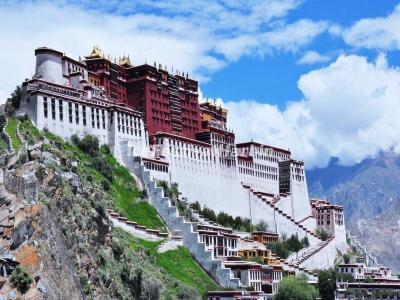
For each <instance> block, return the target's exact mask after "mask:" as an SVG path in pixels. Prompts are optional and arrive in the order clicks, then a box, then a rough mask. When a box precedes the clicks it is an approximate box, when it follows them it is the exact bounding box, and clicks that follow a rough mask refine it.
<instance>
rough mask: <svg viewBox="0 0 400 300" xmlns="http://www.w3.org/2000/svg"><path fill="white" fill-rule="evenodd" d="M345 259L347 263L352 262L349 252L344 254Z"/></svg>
mask: <svg viewBox="0 0 400 300" xmlns="http://www.w3.org/2000/svg"><path fill="white" fill-rule="evenodd" d="M343 261H344V263H345V264H348V263H350V256H349V255H348V254H346V253H345V254H343Z"/></svg>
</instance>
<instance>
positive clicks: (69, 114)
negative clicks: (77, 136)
mask: <svg viewBox="0 0 400 300" xmlns="http://www.w3.org/2000/svg"><path fill="white" fill-rule="evenodd" d="M68 117H69V122H70V123H72V103H71V102H68Z"/></svg>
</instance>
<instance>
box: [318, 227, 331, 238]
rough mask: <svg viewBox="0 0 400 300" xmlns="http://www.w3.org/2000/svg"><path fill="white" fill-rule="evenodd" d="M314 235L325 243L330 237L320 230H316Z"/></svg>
mask: <svg viewBox="0 0 400 300" xmlns="http://www.w3.org/2000/svg"><path fill="white" fill-rule="evenodd" d="M315 233H316V234H317V235H318V237H319V238H320V239H321V240H323V241H326V240H327V239H329V237H330V236H329V233H328V232H326V231H325V230H323V229H321V228H319V229H317V230H316V232H315Z"/></svg>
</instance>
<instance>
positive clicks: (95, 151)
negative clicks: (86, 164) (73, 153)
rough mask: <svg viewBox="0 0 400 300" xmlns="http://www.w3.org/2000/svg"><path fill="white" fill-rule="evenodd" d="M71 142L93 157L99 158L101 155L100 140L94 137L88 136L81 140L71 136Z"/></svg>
mask: <svg viewBox="0 0 400 300" xmlns="http://www.w3.org/2000/svg"><path fill="white" fill-rule="evenodd" d="M71 142H72V143H74V144H75V145H76V146H78V148H79V149H81V150H82V151H83V152H85V153H87V154H89V156H91V157H97V156H98V155H99V140H98V139H97V137H95V136H93V135H89V134H88V135H85V136H84V137H83V139H79V137H78V136H77V135H76V134H74V135H73V136H71Z"/></svg>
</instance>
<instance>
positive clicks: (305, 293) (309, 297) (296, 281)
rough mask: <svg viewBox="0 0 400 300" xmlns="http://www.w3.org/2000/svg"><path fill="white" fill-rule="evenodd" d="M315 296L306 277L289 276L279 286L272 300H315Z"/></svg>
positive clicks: (313, 289)
mask: <svg viewBox="0 0 400 300" xmlns="http://www.w3.org/2000/svg"><path fill="white" fill-rule="evenodd" d="M317 296H318V293H317V290H316V289H315V288H314V287H313V286H311V285H309V284H308V283H307V277H305V276H289V277H285V278H284V279H283V280H282V281H281V283H280V284H279V289H278V292H277V293H276V295H275V297H274V300H289V299H290V300H315V299H317Z"/></svg>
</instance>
